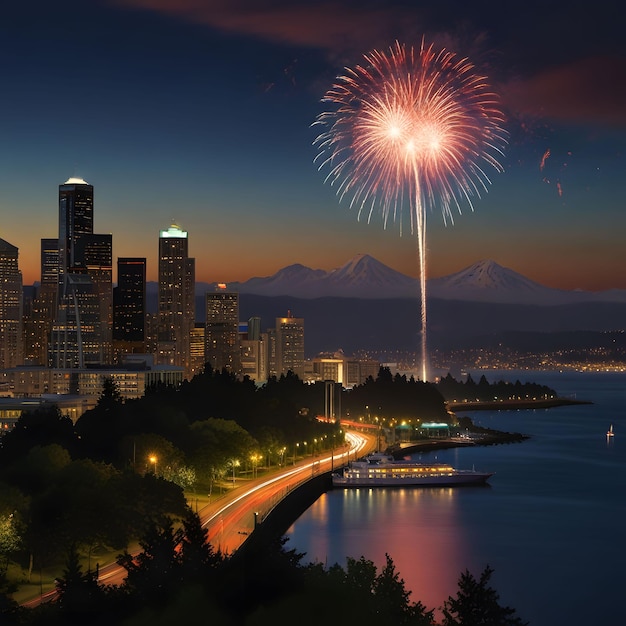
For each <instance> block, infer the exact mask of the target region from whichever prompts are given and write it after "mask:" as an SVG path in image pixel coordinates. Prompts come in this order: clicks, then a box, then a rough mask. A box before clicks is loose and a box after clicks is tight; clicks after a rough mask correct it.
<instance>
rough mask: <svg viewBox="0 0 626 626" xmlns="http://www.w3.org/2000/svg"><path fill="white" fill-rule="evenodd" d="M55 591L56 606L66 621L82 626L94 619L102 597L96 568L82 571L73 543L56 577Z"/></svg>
mask: <svg viewBox="0 0 626 626" xmlns="http://www.w3.org/2000/svg"><path fill="white" fill-rule="evenodd" d="M56 591H57V601H56V606H57V607H58V610H59V612H60V614H61V615H60V617H62V619H64V620H65V621H66V622H67V623H70V624H80V625H81V626H82V625H84V624H90V623H93V622H94V620H96V618H97V617H98V615H99V612H100V609H101V608H102V602H103V597H104V593H103V591H102V589H101V588H100V586H99V584H98V569H97V568H96V570H95V571H93V572H89V571H88V572H86V573H83V570H82V566H81V564H80V560H79V555H78V550H77V548H76V545H75V544H73V545H72V546H71V548H70V550H69V552H68V556H67V563H66V567H65V570H64V571H63V575H62V577H61V578H59V579H57V582H56Z"/></svg>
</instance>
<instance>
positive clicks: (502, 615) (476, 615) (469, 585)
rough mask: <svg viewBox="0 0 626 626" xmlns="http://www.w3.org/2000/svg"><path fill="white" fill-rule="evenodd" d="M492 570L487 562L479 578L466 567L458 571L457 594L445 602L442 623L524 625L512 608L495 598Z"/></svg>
mask: <svg viewBox="0 0 626 626" xmlns="http://www.w3.org/2000/svg"><path fill="white" fill-rule="evenodd" d="M492 574H493V569H491V568H490V567H489V566H487V567H485V569H484V570H483V571H482V573H481V575H480V578H479V579H478V580H476V578H474V576H472V574H470V572H469V571H468V570H465V571H464V572H463V573H462V574H461V577H460V578H459V590H458V591H457V594H456V596H455V597H454V598H452V597H449V598H448V599H447V600H446V601H445V602H444V606H443V609H442V612H443V616H444V620H443V626H526V623H527V622H523V621H522V620H521V619H520V618H519V617H516V615H515V609H512V608H511V607H508V606H501V605H500V603H499V602H498V599H499V596H498V593H497V592H496V591H495V589H493V588H492V587H490V586H489V580H490V579H491V575H492Z"/></svg>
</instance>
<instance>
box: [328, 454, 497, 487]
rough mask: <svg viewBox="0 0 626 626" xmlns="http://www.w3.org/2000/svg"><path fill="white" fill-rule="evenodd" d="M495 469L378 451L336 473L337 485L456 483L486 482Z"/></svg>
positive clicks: (445, 485) (430, 484) (333, 478)
mask: <svg viewBox="0 0 626 626" xmlns="http://www.w3.org/2000/svg"><path fill="white" fill-rule="evenodd" d="M491 476H493V472H491V473H488V472H477V471H475V470H473V469H471V470H461V469H455V468H454V467H452V466H451V465H447V464H445V463H418V462H414V461H398V460H396V459H394V458H393V457H392V456H389V455H387V454H382V453H380V452H375V453H373V454H370V455H368V456H366V457H364V458H362V459H359V460H358V461H351V462H350V463H348V466H347V467H344V468H343V469H342V470H340V471H338V472H335V473H333V474H332V476H331V478H332V484H333V487H431V486H439V487H453V486H455V485H459V486H460V485H479V484H482V483H485V482H486V481H487V480H488V479H489V478H490V477H491Z"/></svg>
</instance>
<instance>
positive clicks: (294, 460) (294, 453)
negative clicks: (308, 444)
mask: <svg viewBox="0 0 626 626" xmlns="http://www.w3.org/2000/svg"><path fill="white" fill-rule="evenodd" d="M299 448H300V444H299V443H297V444H296V445H295V446H294V448H293V464H294V465H295V464H296V452H300V450H299Z"/></svg>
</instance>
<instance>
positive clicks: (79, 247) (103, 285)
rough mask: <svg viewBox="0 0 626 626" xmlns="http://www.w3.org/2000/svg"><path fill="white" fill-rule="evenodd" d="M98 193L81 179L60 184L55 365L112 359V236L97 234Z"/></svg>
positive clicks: (50, 357) (50, 353)
mask: <svg viewBox="0 0 626 626" xmlns="http://www.w3.org/2000/svg"><path fill="white" fill-rule="evenodd" d="M93 197H94V196H93V186H92V185H90V184H89V183H87V182H85V181H84V180H82V179H81V178H70V179H69V180H67V181H66V182H65V183H64V184H62V185H59V237H58V255H59V262H58V275H57V277H58V282H57V284H58V290H57V304H58V306H57V314H56V319H55V323H54V326H53V329H52V336H51V340H50V344H49V350H48V364H49V365H50V366H51V367H55V368H61V367H65V368H68V367H69V368H71V367H83V366H85V365H87V364H100V365H101V364H107V363H110V362H111V360H112V347H111V346H112V326H113V291H112V290H113V284H112V273H113V272H112V237H111V235H96V234H94V232H93V217H94V202H93ZM75 342H78V343H76V344H75V345H74V343H75Z"/></svg>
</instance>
